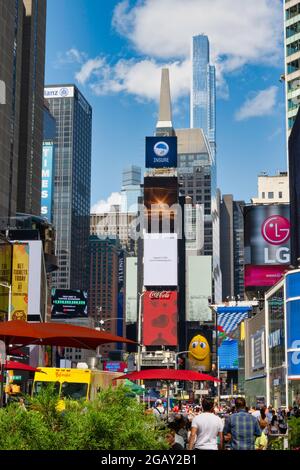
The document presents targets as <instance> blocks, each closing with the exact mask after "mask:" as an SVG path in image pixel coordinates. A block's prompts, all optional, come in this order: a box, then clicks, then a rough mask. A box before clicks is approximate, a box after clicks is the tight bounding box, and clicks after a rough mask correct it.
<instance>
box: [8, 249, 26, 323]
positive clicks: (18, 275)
mask: <svg viewBox="0 0 300 470" xmlns="http://www.w3.org/2000/svg"><path fill="white" fill-rule="evenodd" d="M28 278H29V245H28V243H16V244H14V246H13V263H12V294H11V303H12V306H11V319H12V320H24V321H26V320H27V315H28Z"/></svg>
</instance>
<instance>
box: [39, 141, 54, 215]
mask: <svg viewBox="0 0 300 470" xmlns="http://www.w3.org/2000/svg"><path fill="white" fill-rule="evenodd" d="M53 153H54V146H53V143H44V144H43V158H42V192H41V198H42V200H41V215H42V217H46V218H47V219H48V221H49V222H52V198H53V191H52V190H53Z"/></svg>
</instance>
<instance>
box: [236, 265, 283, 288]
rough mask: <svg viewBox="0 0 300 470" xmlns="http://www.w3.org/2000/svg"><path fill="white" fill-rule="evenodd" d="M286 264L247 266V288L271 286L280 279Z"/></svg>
mask: <svg viewBox="0 0 300 470" xmlns="http://www.w3.org/2000/svg"><path fill="white" fill-rule="evenodd" d="M285 271H286V266H283V265H277V266H251V265H246V266H245V288H246V289H247V288H251V287H271V286H273V285H274V284H276V282H278V281H280V279H281V278H282V276H283V274H284V272H285Z"/></svg>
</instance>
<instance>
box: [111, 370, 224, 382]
mask: <svg viewBox="0 0 300 470" xmlns="http://www.w3.org/2000/svg"><path fill="white" fill-rule="evenodd" d="M118 379H129V380H169V381H171V380H174V381H175V380H177V381H180V380H182V381H191V382H197V381H200V382H202V381H210V382H221V380H219V379H217V377H213V376H212V375H208V374H202V373H200V372H195V371H193V370H176V369H145V370H141V371H139V372H132V373H131V374H127V375H122V376H120V377H118Z"/></svg>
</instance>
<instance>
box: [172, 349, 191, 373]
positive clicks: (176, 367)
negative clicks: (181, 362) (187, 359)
mask: <svg viewBox="0 0 300 470" xmlns="http://www.w3.org/2000/svg"><path fill="white" fill-rule="evenodd" d="M188 353H189V351H179V352H177V353H175V370H177V369H178V364H177V356H180V354H188Z"/></svg>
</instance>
